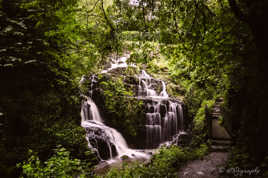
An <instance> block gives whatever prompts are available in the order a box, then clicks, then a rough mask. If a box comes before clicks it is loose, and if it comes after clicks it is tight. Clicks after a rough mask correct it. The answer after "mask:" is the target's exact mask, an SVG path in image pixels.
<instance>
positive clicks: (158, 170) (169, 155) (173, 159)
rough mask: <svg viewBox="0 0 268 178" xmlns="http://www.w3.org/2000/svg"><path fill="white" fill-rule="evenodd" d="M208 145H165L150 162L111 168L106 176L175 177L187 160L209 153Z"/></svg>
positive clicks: (108, 177)
mask: <svg viewBox="0 0 268 178" xmlns="http://www.w3.org/2000/svg"><path fill="white" fill-rule="evenodd" d="M207 150H208V148H207V146H206V145H205V144H203V145H201V147H200V148H198V149H194V150H193V149H190V148H184V149H182V148H180V147H178V146H171V147H170V148H166V147H163V148H161V149H160V150H159V152H158V153H157V154H155V155H154V156H153V157H152V160H151V162H150V163H149V164H147V165H145V164H139V163H136V164H132V165H125V166H123V168H122V169H119V170H118V169H115V168H114V169H111V170H110V171H109V172H108V173H107V174H106V175H105V176H103V177H104V178H117V177H120V178H121V177H122V178H125V177H126V178H136V177H137V178H138V177H141V178H148V177H154V178H163V177H166V178H173V177H177V172H178V170H179V168H180V167H182V166H183V165H184V164H185V163H186V162H187V161H190V160H194V159H200V158H202V157H203V156H204V155H205V154H206V153H207ZM97 177H101V176H97Z"/></svg>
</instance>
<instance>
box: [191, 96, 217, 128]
mask: <svg viewBox="0 0 268 178" xmlns="http://www.w3.org/2000/svg"><path fill="white" fill-rule="evenodd" d="M214 103H215V101H214V100H208V101H206V100H204V101H203V102H202V104H201V107H200V108H199V109H198V111H197V113H196V115H195V117H194V128H193V131H194V132H196V133H202V132H204V128H205V119H206V110H207V111H208V112H209V110H210V109H211V108H212V106H213V105H214Z"/></svg>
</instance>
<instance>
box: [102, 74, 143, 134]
mask: <svg viewBox="0 0 268 178" xmlns="http://www.w3.org/2000/svg"><path fill="white" fill-rule="evenodd" d="M100 88H102V89H103V92H102V94H103V96H104V101H105V108H106V109H107V111H108V112H109V113H112V114H114V116H115V117H111V118H110V119H109V121H108V122H110V123H111V124H112V125H114V126H117V127H118V126H120V128H121V129H122V131H123V133H125V134H126V135H130V136H136V135H137V127H136V126H137V125H140V121H139V118H141V117H140V116H141V114H142V110H143V102H142V101H139V100H137V99H135V98H132V97H133V95H134V94H133V91H132V90H131V89H128V88H127V87H126V86H125V85H124V82H123V80H122V78H120V77H117V78H110V79H109V80H105V81H102V82H100ZM113 118H114V119H113ZM119 123H120V124H119ZM121 129H120V130H121Z"/></svg>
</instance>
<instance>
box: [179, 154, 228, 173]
mask: <svg viewBox="0 0 268 178" xmlns="http://www.w3.org/2000/svg"><path fill="white" fill-rule="evenodd" d="M227 157H228V153H227V152H212V153H210V154H209V155H207V156H205V157H204V159H203V160H195V161H192V162H189V163H188V164H187V165H186V166H185V167H183V168H181V169H180V170H179V178H218V177H219V173H220V170H221V167H222V166H224V164H225V163H226V161H227Z"/></svg>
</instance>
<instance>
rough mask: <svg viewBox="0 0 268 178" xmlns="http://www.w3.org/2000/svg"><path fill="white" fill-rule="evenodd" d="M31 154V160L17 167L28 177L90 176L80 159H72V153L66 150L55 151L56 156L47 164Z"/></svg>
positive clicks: (60, 148)
mask: <svg viewBox="0 0 268 178" xmlns="http://www.w3.org/2000/svg"><path fill="white" fill-rule="evenodd" d="M29 153H30V154H31V156H30V157H29V159H28V160H27V161H26V162H23V163H20V164H18V165H17V167H21V168H22V169H23V174H24V175H26V176H27V177H33V178H34V177H37V178H40V177H41V178H42V177H59V178H61V177H73V176H80V177H85V176H86V174H89V173H87V172H86V171H85V170H87V171H88V169H84V168H83V166H82V165H83V164H82V162H81V161H80V160H79V159H72V158H70V152H69V151H67V150H66V149H65V148H62V147H59V148H57V149H55V150H54V154H53V155H52V156H51V157H50V158H49V159H48V160H47V161H45V162H42V161H40V159H39V157H38V156H37V155H36V154H35V153H33V152H32V151H31V150H30V151H29Z"/></svg>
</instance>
